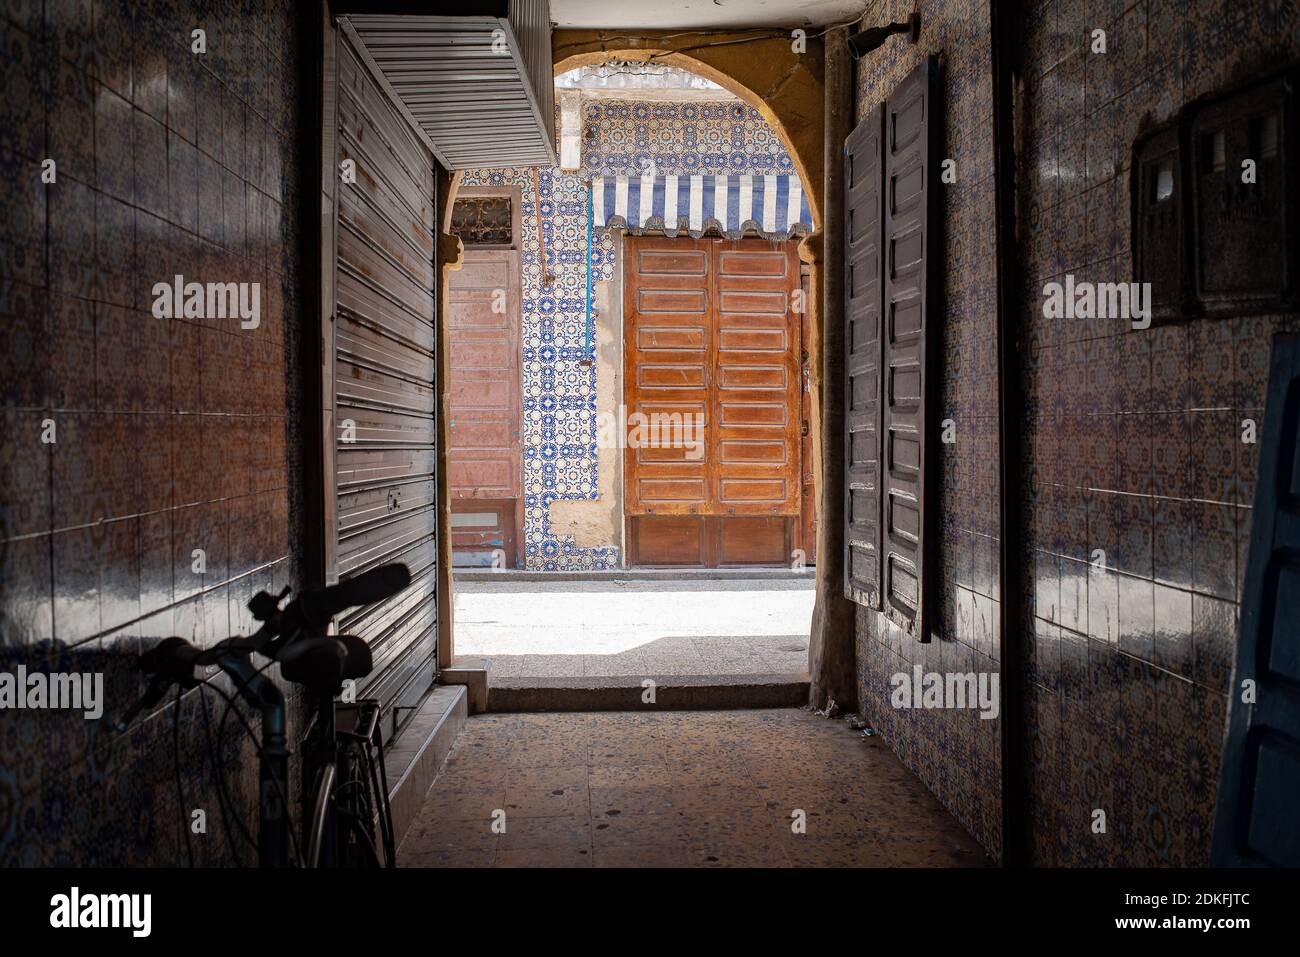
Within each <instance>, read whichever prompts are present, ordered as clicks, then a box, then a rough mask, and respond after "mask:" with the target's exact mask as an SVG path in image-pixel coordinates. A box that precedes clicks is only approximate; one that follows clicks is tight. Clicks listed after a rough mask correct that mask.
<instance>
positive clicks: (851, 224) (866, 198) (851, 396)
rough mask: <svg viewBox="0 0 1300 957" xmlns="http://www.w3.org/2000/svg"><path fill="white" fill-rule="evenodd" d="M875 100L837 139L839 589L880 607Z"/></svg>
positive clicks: (877, 112)
mask: <svg viewBox="0 0 1300 957" xmlns="http://www.w3.org/2000/svg"><path fill="white" fill-rule="evenodd" d="M882 115H883V108H882V107H876V109H875V110H873V111H872V113H871V115H870V116H868V117H867V118H866V119H865V120H863V121H862V122H861V123H859V124H858V126H857V127H856V128H855V129H854V130H853V132H852V133H850V134H849V138H848V139H847V140H846V141H845V144H844V153H845V155H844V164H845V169H844V192H845V196H844V205H845V214H844V234H845V235H844V262H845V276H844V321H845V323H846V329H845V335H844V344H845V363H846V372H845V374H846V376H847V381H846V382H845V384H844V386H845V388H844V393H845V406H846V408H845V430H844V453H845V457H846V467H845V475H844V479H845V481H844V495H845V501H844V520H845V522H846V523H847V525H848V527H847V528H846V529H845V535H844V595H845V597H846V598H849V599H851V600H852V601H855V602H857V603H859V604H861V605H865V606H867V607H868V608H876V609H878V608H880V593H881V575H880V570H881V559H880V555H881V548H880V545H881V542H880V423H881V409H880V358H881V352H880V296H881V282H880V279H881V272H882V267H881V257H880V236H881V222H880V207H881V203H880V192H881V183H882V171H881V165H880V164H881V156H882V154H883V149H882V143H881V135H882V129H881V123H882Z"/></svg>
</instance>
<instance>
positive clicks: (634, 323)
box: [624, 237, 801, 567]
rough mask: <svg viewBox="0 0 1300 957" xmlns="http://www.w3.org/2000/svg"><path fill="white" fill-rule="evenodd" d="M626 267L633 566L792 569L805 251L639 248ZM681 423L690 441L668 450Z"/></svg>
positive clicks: (745, 244) (637, 241) (657, 241)
mask: <svg viewBox="0 0 1300 957" xmlns="http://www.w3.org/2000/svg"><path fill="white" fill-rule="evenodd" d="M625 262H626V267H625V282H624V326H625V333H626V339H627V342H626V348H625V352H624V372H625V383H626V386H625V388H626V404H627V410H628V422H629V446H628V449H627V451H626V454H625V473H624V474H625V510H626V512H627V515H628V519H629V553H630V556H631V559H632V561H633V563H634V564H649V565H656V564H659V565H695V566H702V567H716V566H719V565H735V564H763V565H779V564H784V563H785V562H786V561H788V560H789V554H790V548H791V539H792V534H793V533H794V527H793V526H794V522H795V520H796V517H797V516H798V515H799V513H800V506H801V488H800V398H801V381H800V371H799V369H800V366H799V324H798V323H799V317H798V316H797V315H796V313H795V311H794V308H793V305H794V292H795V291H796V290H797V289H798V288H799V264H798V258H797V256H796V253H795V245H794V243H785V244H779V245H777V244H773V243H770V242H766V241H763V240H738V241H733V240H720V239H698V240H689V239H667V238H661V237H629V238H628V240H627V246H626V258H625ZM656 423H658V427H656ZM679 423H680V424H681V426H682V428H683V431H682V432H681V433H677V432H674V433H672V437H677V436H679V435H681V436H684V437H685V438H686V439H687V441H668V440H667V439H669V438H670V436H669V429H670V428H675V427H676V425H677V424H679ZM697 425H698V426H700V427H702V434H700V433H699V432H697V431H695V427H696V426H697ZM638 426H641V427H647V426H648V432H649V436H650V437H651V439H652V441H651V442H646V441H637V439H638V432H637V428H638ZM645 437H646V433H645V432H642V433H641V434H640V438H642V439H644V438H645ZM655 440H657V441H655Z"/></svg>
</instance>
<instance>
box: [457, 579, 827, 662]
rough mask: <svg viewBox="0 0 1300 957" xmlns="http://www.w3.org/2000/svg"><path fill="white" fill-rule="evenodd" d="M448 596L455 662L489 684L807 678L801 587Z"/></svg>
mask: <svg viewBox="0 0 1300 957" xmlns="http://www.w3.org/2000/svg"><path fill="white" fill-rule="evenodd" d="M455 597H456V608H455V621H456V653H457V656H458V658H460V657H463V658H486V659H487V660H488V661H489V662H490V666H489V670H490V673H491V676H492V678H493V679H501V678H520V677H545V678H561V677H573V678H580V677H623V676H626V677H638V676H646V675H748V674H769V675H770V674H801V673H803V672H805V671H807V669H808V627H809V622H810V619H811V616H812V605H813V584H812V581H811V579H792V580H788V581H783V580H767V581H761V580H760V581H681V582H636V581H612V582H611V581H602V582H553V583H552V582H512V583H508V584H505V583H503V584H497V583H493V582H457V584H456V588H455ZM556 622H561V623H563V625H562V627H556Z"/></svg>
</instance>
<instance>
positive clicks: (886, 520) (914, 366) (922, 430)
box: [880, 60, 938, 641]
mask: <svg viewBox="0 0 1300 957" xmlns="http://www.w3.org/2000/svg"><path fill="white" fill-rule="evenodd" d="M935 73H936V71H935V68H934V62H933V61H932V60H930V61H927V62H925V63H923V64H921V66H919V67H918V68H917V69H915V70H913V71H912V72H911V73H910V74H908V77H907V79H905V80H904V81H903V82H902V83H900V84H899V85H898V88H897V89H896V90H894V92H893V94H892V95H891V96H890V97H889V100H888V102H886V104H885V136H884V141H885V142H884V145H885V160H884V170H885V189H884V201H885V208H884V229H885V238H884V242H883V244H882V245H883V249H884V251H885V256H884V260H885V282H884V296H885V298H884V326H883V329H882V333H883V335H882V342H883V346H884V360H883V364H882V366H881V368H882V370H883V376H882V379H883V383H882V384H883V386H884V396H883V399H882V402H881V410H882V412H883V416H884V422H883V427H882V429H881V438H882V440H883V445H882V448H881V456H880V459H881V464H882V478H881V492H882V495H883V498H882V502H881V505H882V514H881V532H882V538H883V542H882V558H883V561H884V567H883V579H882V592H883V595H882V601H883V603H884V606H885V613H886V614H887V615H888V616H889V618H890V620H892V621H893V622H894V624H896V625H898V626H899V627H901V628H903V629H904V630H906V631H907V632H909V633H910V634H912V636H913V637H915V638H918V639H920V640H921V641H928V640H929V635H928V633H927V632H926V630H925V628H924V625H923V622H922V617H923V611H924V608H925V605H924V598H925V596H924V587H923V586H924V582H925V567H924V559H925V538H926V535H925V531H926V525H927V522H928V520H929V518H930V516H931V514H932V513H933V509H931V508H929V504H930V503H927V501H926V494H925V485H926V482H925V477H926V470H927V468H928V467H929V463H928V462H927V458H928V456H927V454H926V445H927V442H926V437H927V436H928V434H929V432H930V430H929V429H928V428H927V425H928V423H927V422H926V409H927V406H932V405H933V403H932V402H927V401H926V398H927V396H926V393H927V390H928V388H929V386H930V385H931V383H930V381H929V380H930V379H932V378H933V377H931V376H927V375H926V374H925V373H926V366H927V365H928V360H929V357H930V354H931V353H932V352H933V350H932V349H931V348H930V346H929V342H928V340H929V339H931V338H932V337H931V331H932V329H931V327H933V326H934V325H935V324H936V323H935V322H934V321H933V320H934V318H935V317H934V316H933V315H931V308H930V307H931V295H930V291H931V288H932V285H933V280H934V278H935V276H936V274H937V270H932V269H931V268H930V265H931V262H930V261H931V259H932V256H931V250H932V249H933V248H934V247H933V234H934V230H933V228H932V215H931V214H932V213H933V212H934V210H935V208H936V203H935V202H934V197H933V196H932V195H931V193H932V192H933V190H934V189H935V187H936V184H937V183H938V178H937V177H938V171H937V170H936V169H934V166H933V155H932V149H931V147H932V146H933V145H934V142H933V141H934V140H935V138H936V137H935V136H934V135H933V131H932V130H931V128H930V127H931V121H930V114H931V107H932V105H933V100H934V96H933V84H934V77H935Z"/></svg>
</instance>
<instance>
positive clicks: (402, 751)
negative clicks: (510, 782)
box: [384, 685, 469, 844]
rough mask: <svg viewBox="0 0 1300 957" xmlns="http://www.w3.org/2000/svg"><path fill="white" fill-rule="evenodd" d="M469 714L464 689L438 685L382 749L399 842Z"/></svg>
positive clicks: (395, 831) (466, 694)
mask: <svg viewBox="0 0 1300 957" xmlns="http://www.w3.org/2000/svg"><path fill="white" fill-rule="evenodd" d="M468 714H469V695H468V693H467V691H466V689H465V688H464V687H463V686H458V687H452V686H446V685H438V686H436V687H434V689H433V690H432V691H430V692H429V694H428V695H427V696H426V697H425V699H424V700H423V701H422V702H421V703H420V707H419V709H418V710H417V711H416V713H415V716H414V717H412V718H411V719H410V721H408V722H407V724H406V726H405V727H404V728H402V731H401V733H400V734H398V735H397V737H396V738H394V739H393V740H392V742H390V743H389V744H388V745H387V746H386V747H385V748H384V772H385V774H386V775H387V777H388V803H389V804H390V805H391V806H392V811H393V834H394V838H395V842H396V843H397V844H401V843H402V838H403V837H404V836H405V835H406V832H407V830H408V829H409V828H410V826H411V822H412V821H414V820H415V816H416V814H418V813H419V810H420V805H422V804H423V803H424V797H425V795H426V794H428V793H429V788H430V787H432V786H433V779H434V777H436V776H437V774H438V771H439V770H440V769H441V768H442V764H443V762H444V761H446V760H447V754H448V752H450V751H451V746H452V744H453V743H454V742H455V740H456V737H457V736H458V735H459V734H460V732H461V729H462V728H464V727H465V718H466V716H467V715H468Z"/></svg>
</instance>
